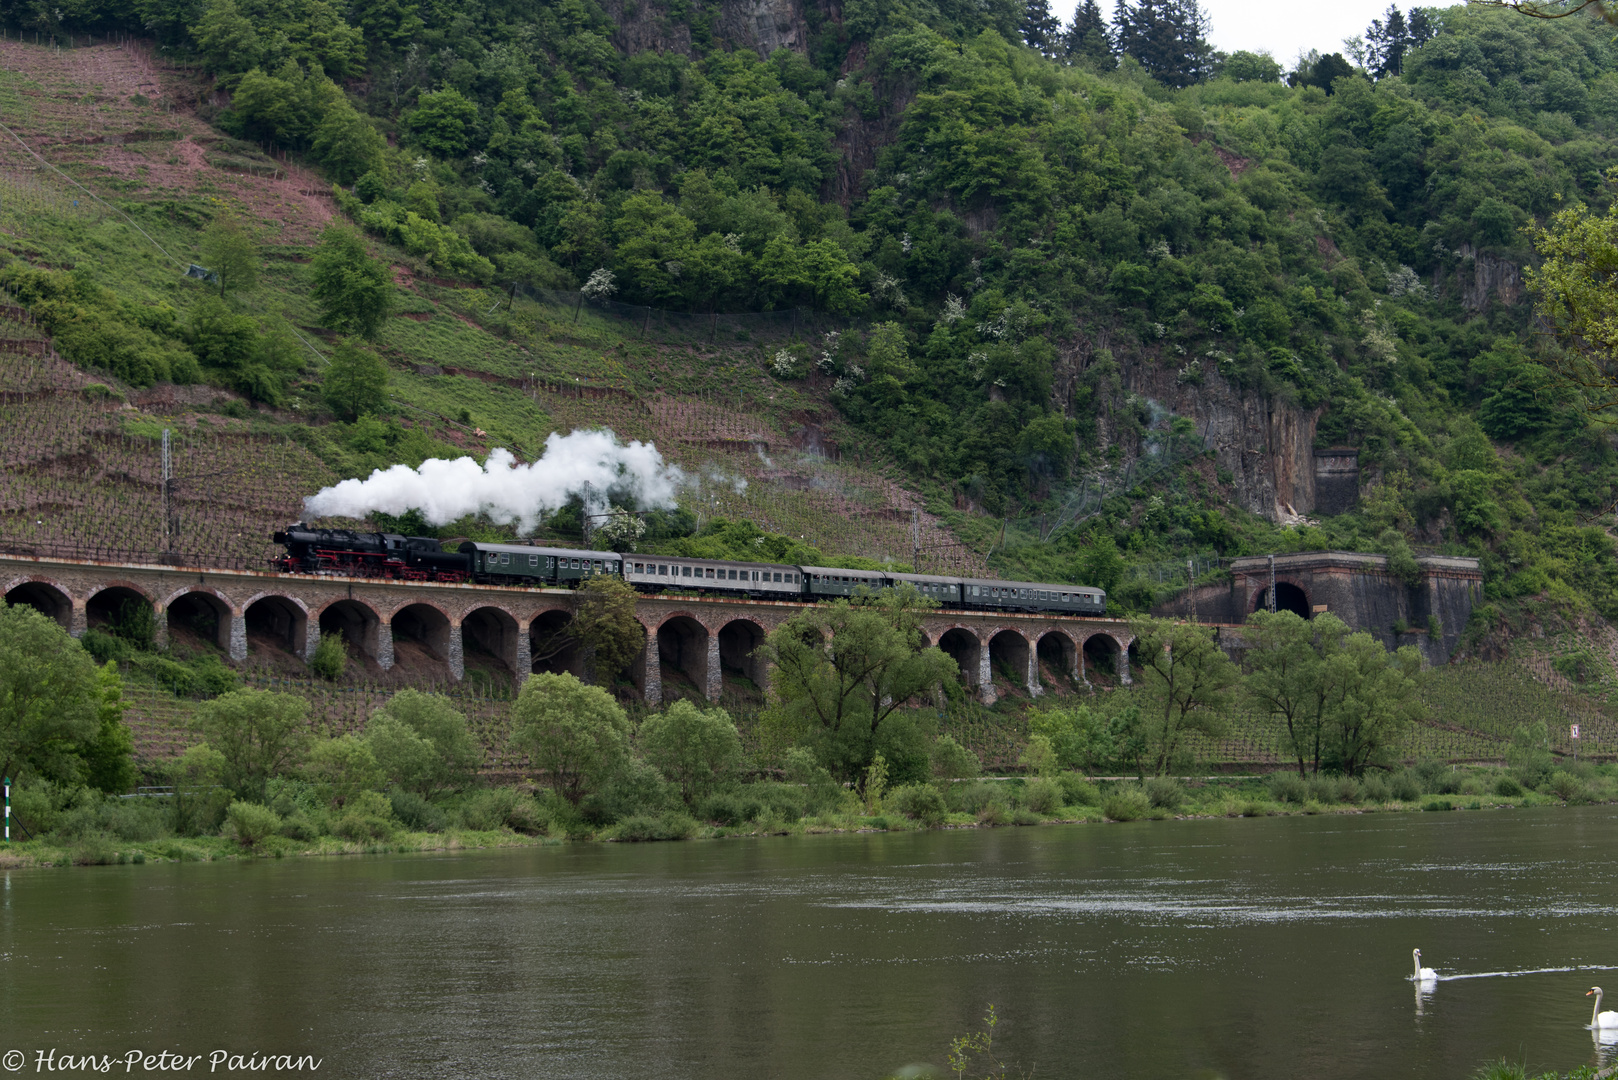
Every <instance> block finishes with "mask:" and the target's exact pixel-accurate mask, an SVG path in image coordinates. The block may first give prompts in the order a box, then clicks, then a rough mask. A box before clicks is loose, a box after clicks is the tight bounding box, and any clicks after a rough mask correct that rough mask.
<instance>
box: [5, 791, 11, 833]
mask: <svg viewBox="0 0 1618 1080" xmlns="http://www.w3.org/2000/svg"><path fill="white" fill-rule="evenodd" d="M6 843H8V844H9V843H11V777H9V776H8V777H6Z"/></svg>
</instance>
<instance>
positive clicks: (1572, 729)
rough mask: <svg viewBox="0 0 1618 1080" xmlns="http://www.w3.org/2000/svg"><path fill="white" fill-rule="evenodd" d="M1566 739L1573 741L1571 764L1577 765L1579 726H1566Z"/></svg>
mask: <svg viewBox="0 0 1618 1080" xmlns="http://www.w3.org/2000/svg"><path fill="white" fill-rule="evenodd" d="M1568 737H1569V738H1571V739H1572V740H1573V764H1575V765H1577V764H1578V763H1579V725H1577V724H1570V725H1568Z"/></svg>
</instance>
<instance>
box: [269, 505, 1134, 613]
mask: <svg viewBox="0 0 1618 1080" xmlns="http://www.w3.org/2000/svg"><path fill="white" fill-rule="evenodd" d="M272 539H273V540H274V542H275V543H277V544H279V545H281V546H282V547H284V548H285V549H286V554H285V555H282V556H279V557H277V558H275V559H272V560H271V561H270V565H271V567H272V568H273V569H275V570H278V571H280V572H281V573H284V574H326V575H333V576H337V577H375V578H394V579H396V580H400V581H441V582H466V581H473V582H477V583H479V584H485V585H526V586H532V587H544V588H577V587H578V586H579V584H580V583H581V582H584V581H588V580H589V579H591V578H593V577H598V576H601V575H604V574H610V575H612V576H614V577H621V578H623V579H624V580H625V581H627V582H629V584H631V585H633V586H634V587H635V588H636V589H639V590H640V591H641V592H654V593H655V592H666V591H668V590H670V589H688V590H691V591H693V592H701V593H712V594H715V595H721V596H735V597H744V596H745V597H748V598H751V599H755V600H794V601H815V600H827V599H834V598H836V597H839V596H852V595H854V593H855V590H857V589H859V588H861V587H864V588H866V589H869V590H872V591H880V590H882V589H891V588H897V587H898V586H900V585H902V584H908V585H911V586H913V587H914V588H915V589H916V590H917V591H918V592H920V593H921V594H922V595H923V596H926V597H930V598H931V599H933V600H936V601H938V603H939V605H940V606H941V607H946V608H961V609H965V610H980V611H982V610H987V611H1030V612H1044V611H1055V612H1062V613H1068V614H1075V615H1104V614H1106V611H1107V594H1106V593H1105V592H1104V591H1102V590H1101V589H1097V588H1092V587H1089V586H1085V585H1053V584H1046V583H1038V582H1031V581H994V580H991V579H986V578H956V577H940V576H938V575H934V574H903V573H896V572H891V571H885V570H882V571H879V570H846V569H842V568H839V567H831V566H791V565H787V564H782V563H757V562H728V561H725V560H720V559H692V558H686V557H683V556H678V555H638V554H637V555H621V554H619V553H617V552H614V551H580V550H575V549H572V548H548V547H531V546H529V545H527V544H488V543H484V542H483V541H481V540H466V541H462V542H461V545H460V549H459V550H458V551H446V550H445V549H444V546H443V545H442V544H441V543H439V542H438V541H437V540H434V539H430V538H428V537H425V536H399V535H396V534H394V533H362V532H353V531H351V530H349V529H314V528H310V527H309V526H308V525H305V524H303V523H302V522H299V523H296V524H293V525H288V526H287V527H286V528H285V529H284V530H282V531H281V532H278V533H276V534H275V535H274V536H273V537H272Z"/></svg>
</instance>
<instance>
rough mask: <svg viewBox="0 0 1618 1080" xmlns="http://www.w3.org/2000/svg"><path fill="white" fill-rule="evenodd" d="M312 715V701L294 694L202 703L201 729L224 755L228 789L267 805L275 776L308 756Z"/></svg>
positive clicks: (254, 693)
mask: <svg viewBox="0 0 1618 1080" xmlns="http://www.w3.org/2000/svg"><path fill="white" fill-rule="evenodd" d="M308 712H309V704H308V702H306V701H304V699H303V698H300V697H298V696H296V695H294V694H280V693H275V692H273V691H270V690H232V691H231V692H230V693H228V694H220V695H219V696H218V697H216V698H214V699H213V700H211V701H206V702H203V704H202V707H201V708H199V709H198V710H197V718H196V727H197V729H198V730H199V731H201V733H202V736H203V738H204V739H206V740H207V742H208V745H209V746H211V747H213V748H214V749H215V750H217V751H218V752H219V753H220V754H221V755H222V756H223V757H224V762H225V767H224V774H223V779H222V782H223V783H224V785H225V786H226V787H228V788H230V789H231V790H232V791H234V792H235V793H236V794H237V795H238V796H239V797H241V798H243V799H248V800H251V801H255V802H263V801H264V789H265V785H266V784H268V783H269V780H270V777H272V776H276V775H279V774H280V773H282V772H285V771H287V770H289V769H292V768H295V767H297V766H298V765H300V764H302V762H303V758H304V755H305V754H306V753H308V750H309V742H310V736H309V730H308Z"/></svg>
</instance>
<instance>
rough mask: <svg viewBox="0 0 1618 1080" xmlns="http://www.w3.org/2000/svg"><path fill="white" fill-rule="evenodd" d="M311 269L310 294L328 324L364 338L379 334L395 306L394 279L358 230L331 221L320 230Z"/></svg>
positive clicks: (335, 328) (323, 319) (334, 328)
mask: <svg viewBox="0 0 1618 1080" xmlns="http://www.w3.org/2000/svg"><path fill="white" fill-rule="evenodd" d="M310 273H311V277H312V287H311V289H310V290H309V295H310V297H311V298H312V299H313V300H314V301H315V303H316V304H317V305H318V306H319V307H320V316H321V319H322V321H323V322H325V324H326V325H327V326H329V327H331V328H332V329H333V330H338V331H342V332H343V333H351V334H358V335H360V336H361V337H364V338H374V337H376V335H377V333H378V331H380V330H381V329H382V323H383V320H385V319H386V318H387V317H388V313H389V312H390V311H391V310H392V309H393V282H392V280H391V279H390V278H389V276H388V268H387V266H386V265H385V264H384V263H383V262H382V261H381V260H380V259H373V258H371V256H370V255H369V254H367V253H366V250H365V241H364V239H363V238H361V236H360V234H359V232H358V230H356V229H354V228H352V227H350V226H347V225H328V226H327V227H326V229H325V231H324V232H322V233H321V234H320V243H319V245H318V246H317V247H316V248H315V257H314V259H313V260H312V261H311V264H310Z"/></svg>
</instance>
